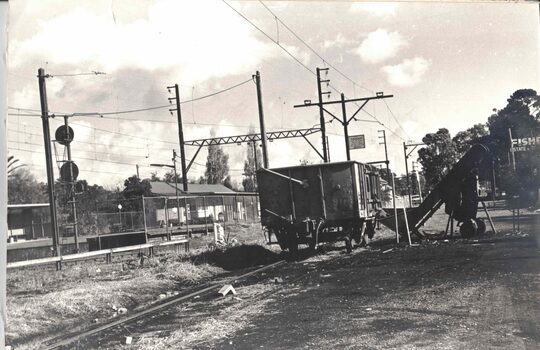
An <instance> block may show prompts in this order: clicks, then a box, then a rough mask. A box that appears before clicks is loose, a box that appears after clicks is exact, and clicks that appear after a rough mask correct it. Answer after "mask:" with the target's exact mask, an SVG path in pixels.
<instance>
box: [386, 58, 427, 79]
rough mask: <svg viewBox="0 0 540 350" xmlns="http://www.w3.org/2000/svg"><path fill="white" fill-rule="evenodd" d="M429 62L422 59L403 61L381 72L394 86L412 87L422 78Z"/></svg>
mask: <svg viewBox="0 0 540 350" xmlns="http://www.w3.org/2000/svg"><path fill="white" fill-rule="evenodd" d="M430 65H431V61H430V60H427V59H425V58H423V57H415V58H413V59H405V60H403V62H401V63H400V64H397V65H394V66H384V67H382V68H381V71H383V72H384V73H386V78H387V79H388V82H389V83H390V84H391V85H394V86H413V85H416V84H418V83H419V82H420V81H421V79H422V76H423V75H424V74H425V73H426V72H427V70H428V69H429V66H430Z"/></svg>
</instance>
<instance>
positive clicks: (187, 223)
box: [184, 197, 191, 237]
mask: <svg viewBox="0 0 540 350" xmlns="http://www.w3.org/2000/svg"><path fill="white" fill-rule="evenodd" d="M184 212H185V216H186V233H187V235H188V237H191V236H190V235H189V216H188V202H187V197H184Z"/></svg>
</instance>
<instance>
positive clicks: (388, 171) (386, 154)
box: [378, 130, 392, 182]
mask: <svg viewBox="0 0 540 350" xmlns="http://www.w3.org/2000/svg"><path fill="white" fill-rule="evenodd" d="M378 132H381V133H382V136H379V138H380V139H381V138H382V139H383V143H379V145H382V144H384V157H385V159H386V160H385V163H386V173H387V175H388V182H390V178H391V177H392V176H391V175H392V174H390V165H389V164H390V162H389V161H388V148H387V146H386V131H385V130H378Z"/></svg>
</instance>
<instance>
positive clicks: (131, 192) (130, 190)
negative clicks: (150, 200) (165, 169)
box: [122, 175, 152, 210]
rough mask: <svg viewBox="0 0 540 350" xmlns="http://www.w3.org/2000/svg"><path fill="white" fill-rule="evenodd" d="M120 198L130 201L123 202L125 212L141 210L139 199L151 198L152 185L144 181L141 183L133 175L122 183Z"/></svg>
mask: <svg viewBox="0 0 540 350" xmlns="http://www.w3.org/2000/svg"><path fill="white" fill-rule="evenodd" d="M122 196H123V197H124V198H125V199H132V200H130V201H127V202H125V209H126V210H141V209H142V202H141V197H142V196H145V197H150V196H152V185H150V181H148V180H146V179H145V180H142V181H141V180H140V179H139V178H138V177H137V175H133V176H131V177H129V178H127V179H126V180H125V181H124V190H123V191H122Z"/></svg>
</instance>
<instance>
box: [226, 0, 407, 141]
mask: <svg viewBox="0 0 540 350" xmlns="http://www.w3.org/2000/svg"><path fill="white" fill-rule="evenodd" d="M222 1H223V2H224V3H225V4H226V5H227V6H228V7H230V8H231V9H232V10H233V11H234V12H236V13H237V14H238V15H239V16H240V17H242V18H243V19H244V20H246V21H247V22H248V23H249V24H251V25H252V26H253V27H254V28H255V29H257V30H258V31H259V32H261V33H262V34H263V35H264V36H265V37H267V38H268V39H269V40H270V41H272V42H273V43H274V44H276V45H277V46H279V47H280V48H281V49H282V50H283V51H285V52H286V53H287V54H288V55H289V56H290V57H291V58H292V59H293V60H295V61H296V62H297V63H298V64H300V65H301V66H302V67H304V68H305V69H306V70H308V71H309V72H310V73H311V74H312V75H314V76H317V74H316V73H315V72H313V71H312V70H311V69H310V68H309V67H307V66H306V65H305V64H304V63H302V62H301V61H300V60H299V59H298V58H296V57H295V56H294V55H293V54H292V53H291V52H290V51H289V50H287V49H286V48H285V47H283V45H281V44H280V43H279V42H278V41H276V40H274V39H273V38H272V37H271V36H270V35H268V34H266V32H265V31H263V30H262V29H261V28H259V27H258V26H257V25H256V24H255V23H253V22H252V21H251V20H249V18H247V17H246V16H244V15H243V14H242V13H241V12H239V11H238V10H236V9H235V8H234V7H232V6H231V5H230V4H229V3H228V2H227V1H226V0H222ZM282 23H283V22H282ZM291 32H292V31H291ZM293 34H294V33H293ZM325 62H326V61H325ZM348 79H350V78H348ZM357 85H358V86H361V85H360V84H357ZM328 86H329V87H330V88H332V89H333V90H334V91H336V92H337V93H340V91H339V90H338V89H337V88H336V87H334V86H333V85H332V84H330V83H328ZM355 105H356V106H358V104H357V103H356V102H355ZM362 112H364V113H366V114H367V115H369V116H371V117H372V118H373V119H375V120H376V121H377V122H378V123H379V124H380V125H381V126H382V127H384V128H385V129H387V130H388V131H390V132H391V133H393V134H394V135H396V136H397V137H399V138H400V139H402V140H404V141H405V139H403V138H402V137H401V136H399V135H398V134H396V133H395V132H394V131H393V130H391V129H390V128H389V127H387V126H386V125H384V124H383V123H382V122H381V121H380V120H379V119H378V118H377V117H375V116H374V115H373V114H371V113H369V112H367V111H366V110H364V109H362Z"/></svg>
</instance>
